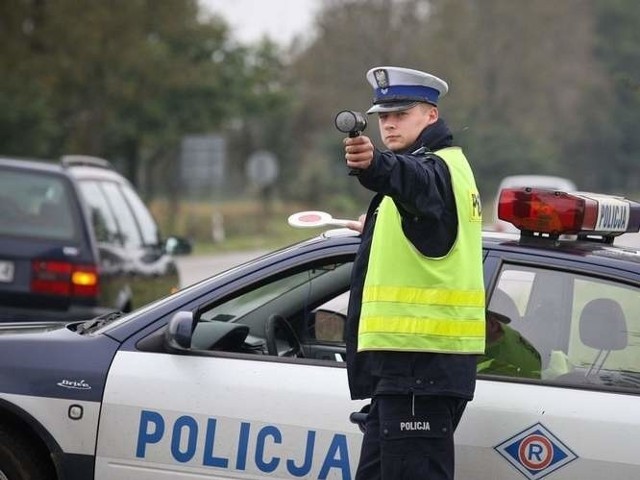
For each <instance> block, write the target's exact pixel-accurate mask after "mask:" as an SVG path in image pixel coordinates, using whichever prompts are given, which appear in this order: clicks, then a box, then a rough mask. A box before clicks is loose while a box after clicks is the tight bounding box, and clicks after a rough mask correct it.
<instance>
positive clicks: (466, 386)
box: [345, 119, 477, 400]
mask: <svg viewBox="0 0 640 480" xmlns="http://www.w3.org/2000/svg"><path fill="white" fill-rule="evenodd" d="M451 145H452V135H451V132H450V130H449V128H448V127H447V126H446V124H445V123H444V121H443V120H442V119H439V120H438V121H437V122H436V123H435V124H433V125H430V126H429V127H427V128H426V129H425V130H424V131H423V132H422V134H421V135H420V137H419V139H418V141H417V142H416V144H415V145H413V146H411V147H410V148H408V149H407V150H406V152H398V153H394V152H390V151H379V150H377V149H376V150H375V152H374V158H373V162H372V164H371V166H370V167H369V168H368V169H366V170H363V171H362V172H361V173H360V175H359V176H358V177H357V178H358V180H359V181H360V183H361V184H362V186H364V187H366V188H367V189H369V190H372V191H374V192H376V195H375V196H374V197H373V199H372V201H371V203H370V205H369V209H368V211H367V219H366V222H365V225H364V229H363V232H362V242H361V244H360V247H359V250H358V254H357V256H356V260H355V263H354V266H353V271H352V274H351V294H350V299H349V310H348V313H347V326H346V332H345V338H346V343H347V371H348V375H349V388H350V390H351V397H352V398H353V399H362V398H370V397H372V396H374V395H378V394H404V393H411V392H413V393H416V394H423V395H425V394H426V395H447V396H454V397H460V398H464V399H467V400H471V399H472V398H473V393H474V389H475V379H476V361H477V357H476V356H475V355H454V354H438V353H412V352H377V351H376V352H361V353H356V350H357V341H358V322H359V318H360V308H361V301H362V291H363V286H364V279H365V276H366V273H367V265H368V262H369V252H370V249H371V239H372V236H373V229H374V226H375V222H376V209H377V208H378V205H379V204H380V201H381V200H382V198H383V197H384V196H389V197H391V198H392V199H393V200H394V202H395V204H396V206H397V207H398V210H399V211H400V213H401V215H402V218H403V220H402V224H403V230H404V233H405V235H406V236H407V238H408V239H409V240H410V241H411V242H412V243H413V245H414V246H415V247H416V248H417V249H418V250H419V251H420V252H421V253H422V254H423V255H425V256H431V257H439V256H442V255H444V254H445V253H446V252H448V251H449V250H450V249H451V247H452V245H453V243H454V241H455V238H456V234H457V228H458V219H457V215H456V205H455V198H454V195H453V189H452V186H451V176H450V174H449V169H448V168H447V166H446V164H445V162H444V161H443V160H442V159H440V158H439V157H437V156H436V155H432V154H430V153H429V152H431V151H435V150H439V149H441V148H445V147H449V146H451Z"/></svg>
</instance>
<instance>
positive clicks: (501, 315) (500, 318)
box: [487, 310, 511, 323]
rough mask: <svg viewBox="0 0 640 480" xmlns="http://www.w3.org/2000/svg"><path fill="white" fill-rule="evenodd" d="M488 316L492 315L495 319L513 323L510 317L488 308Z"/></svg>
mask: <svg viewBox="0 0 640 480" xmlns="http://www.w3.org/2000/svg"><path fill="white" fill-rule="evenodd" d="M487 316H488V317H489V316H490V317H492V318H493V319H494V320H497V321H498V322H500V323H511V319H510V318H509V317H507V316H506V315H503V314H501V313H498V312H494V311H492V310H487Z"/></svg>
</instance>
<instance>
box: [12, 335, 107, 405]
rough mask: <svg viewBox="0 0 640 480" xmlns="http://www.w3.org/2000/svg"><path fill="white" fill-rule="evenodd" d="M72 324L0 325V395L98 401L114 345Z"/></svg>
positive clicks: (104, 338) (104, 336) (103, 337)
mask: <svg viewBox="0 0 640 480" xmlns="http://www.w3.org/2000/svg"><path fill="white" fill-rule="evenodd" d="M74 330H75V329H74V328H73V324H69V325H64V324H60V323H54V322H42V323H36V324H33V323H24V324H19V323H17V324H16V323H12V324H0V352H2V355H1V358H2V360H1V361H0V398H1V397H2V396H3V395H4V394H13V395H28V396H42V397H50V398H63V399H74V400H79V401H100V399H101V397H102V392H103V390H104V384H105V382H106V377H107V373H108V371H109V366H110V364H111V361H112V359H113V357H114V355H115V353H116V351H117V350H118V348H119V346H120V344H119V342H117V341H116V340H114V339H112V338H110V337H108V336H106V335H91V334H85V335H80V334H78V333H77V332H75V331H74Z"/></svg>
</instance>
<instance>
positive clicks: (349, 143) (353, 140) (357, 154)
mask: <svg viewBox="0 0 640 480" xmlns="http://www.w3.org/2000/svg"><path fill="white" fill-rule="evenodd" d="M373 150H374V147H373V143H371V139H370V138H369V137H367V136H365V135H358V136H357V137H347V138H345V139H344V158H345V159H346V160H347V166H348V167H349V168H357V169H358V170H366V169H367V168H369V166H370V165H371V162H372V161H373Z"/></svg>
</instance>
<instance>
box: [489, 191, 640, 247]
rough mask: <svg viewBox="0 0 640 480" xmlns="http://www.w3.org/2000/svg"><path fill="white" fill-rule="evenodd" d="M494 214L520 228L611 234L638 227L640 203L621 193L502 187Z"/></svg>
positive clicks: (560, 233) (629, 230)
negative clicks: (496, 212) (622, 195)
mask: <svg viewBox="0 0 640 480" xmlns="http://www.w3.org/2000/svg"><path fill="white" fill-rule="evenodd" d="M498 218H500V219H501V220H505V221H507V222H511V223H512V224H513V225H515V226H516V227H517V228H518V229H520V230H521V231H528V232H533V233H542V234H548V235H550V236H556V235H573V234H575V235H581V234H583V235H598V236H603V237H615V236H617V235H621V234H623V233H627V232H638V231H640V203H637V202H632V201H630V200H627V199H625V198H622V197H615V196H610V195H600V194H596V193H585V192H571V193H567V192H559V191H556V190H547V189H539V188H528V187H526V188H505V189H503V190H502V191H501V192H500V197H499V200H498Z"/></svg>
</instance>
